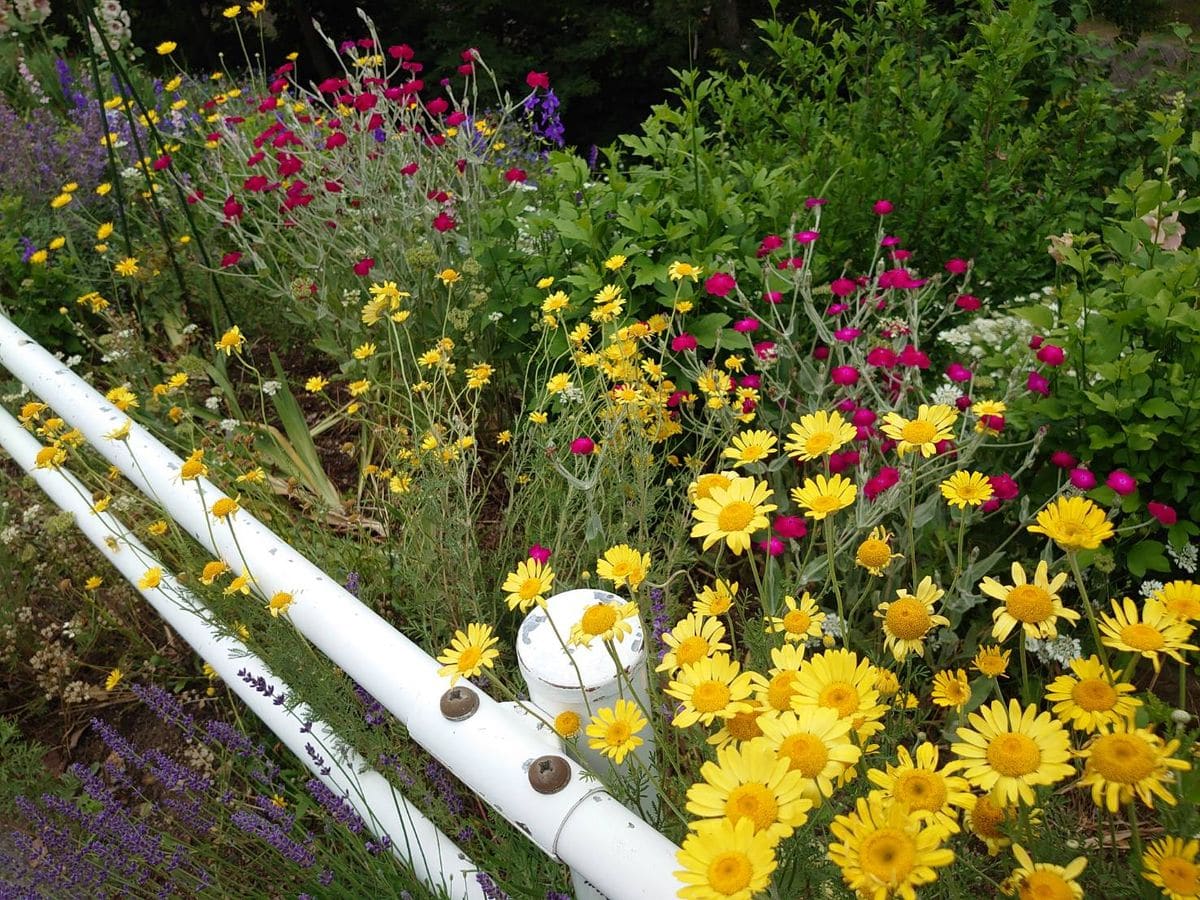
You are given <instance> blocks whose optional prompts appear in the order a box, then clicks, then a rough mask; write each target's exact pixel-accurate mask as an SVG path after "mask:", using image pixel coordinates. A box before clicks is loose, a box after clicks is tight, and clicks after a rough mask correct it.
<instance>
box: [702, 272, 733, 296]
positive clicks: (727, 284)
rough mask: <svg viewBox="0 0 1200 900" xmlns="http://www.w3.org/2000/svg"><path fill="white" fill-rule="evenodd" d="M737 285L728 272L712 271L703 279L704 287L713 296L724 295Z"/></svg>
mask: <svg viewBox="0 0 1200 900" xmlns="http://www.w3.org/2000/svg"><path fill="white" fill-rule="evenodd" d="M735 287H737V282H736V281H734V280H733V276H732V275H730V274H729V273H728V272H713V274H711V275H709V276H708V278H706V279H705V280H704V289H705V290H706V291H708V292H709V293H710V294H712V295H713V296H714V297H726V296H728V295H729V292H730V291H732V290H733V289H734V288H735Z"/></svg>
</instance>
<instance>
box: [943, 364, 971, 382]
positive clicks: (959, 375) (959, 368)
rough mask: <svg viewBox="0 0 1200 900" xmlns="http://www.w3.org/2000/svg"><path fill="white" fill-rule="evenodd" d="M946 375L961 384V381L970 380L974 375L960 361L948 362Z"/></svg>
mask: <svg viewBox="0 0 1200 900" xmlns="http://www.w3.org/2000/svg"><path fill="white" fill-rule="evenodd" d="M946 377H947V378H949V379H950V380H951V381H953V382H955V383H957V384H962V383H963V382H966V381H970V380H971V379H972V378H973V377H975V376H974V375H972V374H971V370H970V369H968V368H967V367H966V366H964V365H963V364H962V363H950V365H948V366H946Z"/></svg>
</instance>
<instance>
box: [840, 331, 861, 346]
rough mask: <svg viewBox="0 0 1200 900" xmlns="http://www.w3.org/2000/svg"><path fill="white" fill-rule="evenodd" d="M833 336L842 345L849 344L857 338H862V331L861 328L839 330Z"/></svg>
mask: <svg viewBox="0 0 1200 900" xmlns="http://www.w3.org/2000/svg"><path fill="white" fill-rule="evenodd" d="M833 336H834V338H835V339H836V340H839V341H842V342H844V343H849V342H850V341H853V340H857V339H858V338H860V337H862V329H861V328H839V329H838V330H837V331H835V332H834V333H833Z"/></svg>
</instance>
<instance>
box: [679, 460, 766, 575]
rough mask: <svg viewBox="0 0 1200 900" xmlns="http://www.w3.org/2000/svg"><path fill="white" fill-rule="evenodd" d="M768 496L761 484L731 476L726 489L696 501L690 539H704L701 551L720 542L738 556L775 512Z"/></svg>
mask: <svg viewBox="0 0 1200 900" xmlns="http://www.w3.org/2000/svg"><path fill="white" fill-rule="evenodd" d="M772 494H773V491H772V490H771V489H770V488H769V487H767V483H766V482H765V481H759V480H758V479H756V478H741V477H736V476H735V478H734V479H733V480H732V481H731V483H730V485H729V487H728V488H724V489H722V488H713V489H712V492H711V493H710V495H709V496H708V497H704V498H698V499H697V500H696V508H695V509H694V510H692V517H693V518H694V519H696V520H697V522H696V524H695V525H693V526H692V537H702V538H704V549H705V550H707V549H708V548H709V547H711V546H712V545H713V544H716V543H717V542H718V541H721V540H724V541H725V543H726V544H727V545H728V547H729V549H730V550H732V551H733V552H734V554H736V555H738V556H740V555H741V554H742V553H744V552H745V551H747V550H749V549H750V536H751V535H752V534H754V533H755V532H756V531H761V530H762V529H764V528H766V527H767V525H768V524H769V523H768V520H767V513H770V512H774V511H775V510H776V509H778V507H777V506H776V505H775V504H774V503H768V502H767V501H768V500H770V499H771V496H772Z"/></svg>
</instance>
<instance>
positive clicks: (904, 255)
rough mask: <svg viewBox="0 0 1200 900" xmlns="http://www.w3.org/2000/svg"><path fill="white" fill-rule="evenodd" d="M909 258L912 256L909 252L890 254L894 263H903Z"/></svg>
mask: <svg viewBox="0 0 1200 900" xmlns="http://www.w3.org/2000/svg"><path fill="white" fill-rule="evenodd" d="M910 256H912V251H911V250H897V251H896V252H895V253H893V254H892V259H894V260H895V261H896V262H904V261H905V260H906V259H908V258H909V257H910Z"/></svg>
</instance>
